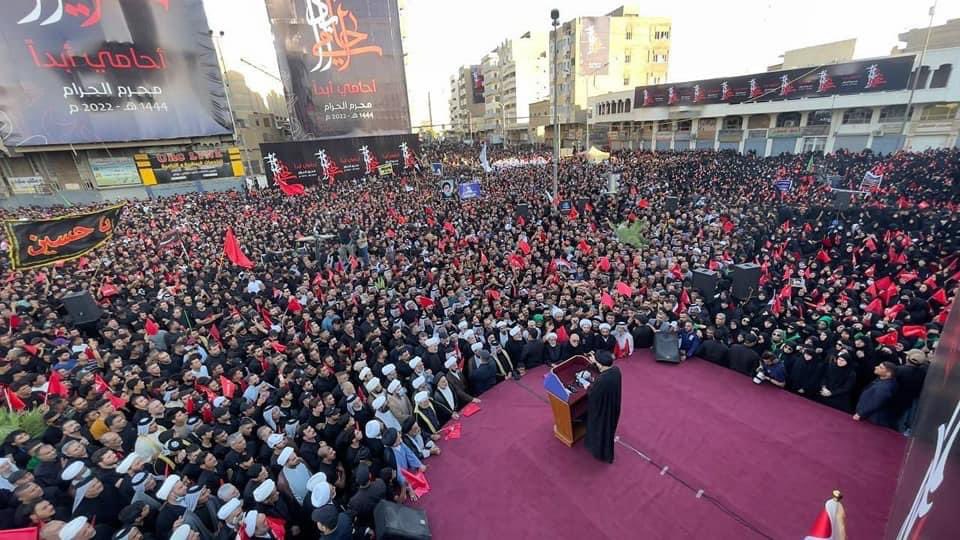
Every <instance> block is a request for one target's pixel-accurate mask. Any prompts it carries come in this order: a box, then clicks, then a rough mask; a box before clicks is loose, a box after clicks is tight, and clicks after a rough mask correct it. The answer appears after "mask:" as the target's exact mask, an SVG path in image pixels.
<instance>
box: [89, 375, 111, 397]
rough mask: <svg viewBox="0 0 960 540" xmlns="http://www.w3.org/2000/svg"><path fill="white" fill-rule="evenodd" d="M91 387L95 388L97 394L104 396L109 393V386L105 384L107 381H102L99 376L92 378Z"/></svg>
mask: <svg viewBox="0 0 960 540" xmlns="http://www.w3.org/2000/svg"><path fill="white" fill-rule="evenodd" d="M93 385H94V387H96V389H97V392H99V393H101V394H104V393H106V392H109V391H110V385H109V384H107V381H105V380H103V377H101V376H100V375H94V376H93Z"/></svg>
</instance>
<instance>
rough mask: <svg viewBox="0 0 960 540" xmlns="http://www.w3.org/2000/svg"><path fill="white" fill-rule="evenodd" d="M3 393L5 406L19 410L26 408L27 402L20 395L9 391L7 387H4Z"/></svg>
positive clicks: (12, 409)
mask: <svg viewBox="0 0 960 540" xmlns="http://www.w3.org/2000/svg"><path fill="white" fill-rule="evenodd" d="M3 395H4V396H6V398H7V407H9V408H10V410H11V411H17V412H19V411H22V410H24V409H26V408H27V404H26V403H24V402H23V400H22V399H20V396H18V395H17V394H15V393H13V392H11V391H10V389H9V388H6V387H4V389H3Z"/></svg>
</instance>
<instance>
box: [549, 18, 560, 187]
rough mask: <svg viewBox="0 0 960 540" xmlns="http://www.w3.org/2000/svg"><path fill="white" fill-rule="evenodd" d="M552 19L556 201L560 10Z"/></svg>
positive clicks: (558, 148)
mask: <svg viewBox="0 0 960 540" xmlns="http://www.w3.org/2000/svg"><path fill="white" fill-rule="evenodd" d="M550 18H551V19H553V22H552V24H553V198H554V199H556V198H557V196H558V195H559V194H560V191H558V190H559V182H558V180H557V177H558V174H559V171H558V168H559V166H560V115H559V112H558V110H557V106H558V101H559V100H560V86H559V81H560V76H559V73H558V71H559V69H558V68H559V66H557V57H558V56H559V55H558V54H557V53H558V51H557V36H558V35H559V34H560V10H559V9H557V8H553V9H551V10H550Z"/></svg>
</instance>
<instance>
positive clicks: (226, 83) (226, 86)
mask: <svg viewBox="0 0 960 540" xmlns="http://www.w3.org/2000/svg"><path fill="white" fill-rule="evenodd" d="M209 33H210V37H211V38H213V47H214V49H215V50H216V52H217V62H218V63H219V64H220V73H222V74H223V93H224V95H225V96H226V97H227V110H229V111H230V121H231V122H233V132H234V133H235V134H236V140H237V142H238V143H240V148H241V151H242V152H243V158H244V161H246V162H247V171H246V172H247V175H250V176H253V174H254V173H253V171H254V169H253V167H252V166H251V165H252V162H251V161H250V153H249V151H248V150H247V143H245V142H244V141H243V132H242V131H240V127H239V126H237V115H236V114H235V113H234V111H233V103H232V102H231V101H230V79H229V77H227V63H226V61H225V60H224V59H223V43H221V42H220V39H221V38H223V30H221V31H220V32H214V31H213V30H210V31H209Z"/></svg>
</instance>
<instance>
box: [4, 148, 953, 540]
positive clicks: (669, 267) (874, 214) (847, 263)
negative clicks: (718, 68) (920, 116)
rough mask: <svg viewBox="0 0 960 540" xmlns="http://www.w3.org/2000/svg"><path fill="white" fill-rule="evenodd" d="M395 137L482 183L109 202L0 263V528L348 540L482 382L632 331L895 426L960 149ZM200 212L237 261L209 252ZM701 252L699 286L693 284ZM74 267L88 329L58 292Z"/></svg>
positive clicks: (917, 368)
mask: <svg viewBox="0 0 960 540" xmlns="http://www.w3.org/2000/svg"><path fill="white" fill-rule="evenodd" d="M423 152H424V155H423V159H422V161H423V163H424V164H427V163H431V162H438V161H439V162H442V163H444V164H445V165H446V171H445V174H449V175H460V174H463V175H469V176H471V177H474V176H478V177H480V178H481V184H482V191H483V194H482V197H480V198H479V199H472V200H467V201H460V200H459V199H458V198H456V197H455V196H454V197H452V198H445V197H444V196H443V195H442V194H441V193H440V192H439V190H438V186H437V184H438V182H437V178H436V177H434V176H432V175H430V174H426V175H420V174H410V175H409V176H405V177H403V178H399V179H398V178H390V179H375V178H370V179H360V180H356V181H348V180H341V181H338V182H336V183H334V184H332V185H322V186H317V187H313V188H311V189H308V190H307V192H306V194H304V195H301V196H284V195H283V194H281V193H280V192H279V191H278V190H276V188H271V189H267V190H264V191H259V192H256V191H254V192H226V193H194V194H190V195H180V196H176V197H171V198H164V199H154V200H147V201H130V202H129V204H128V205H127V207H126V208H125V210H124V213H123V217H122V220H121V222H120V224H119V228H118V230H117V233H116V235H115V236H114V238H113V239H112V240H111V241H109V242H108V243H107V244H105V245H103V246H102V247H100V248H99V249H97V250H96V251H94V252H91V253H89V254H87V255H85V256H83V257H80V258H78V259H75V260H73V261H70V262H66V263H64V264H58V265H53V266H50V267H46V268H43V269H38V270H29V271H15V270H10V269H9V266H7V267H6V269H5V275H6V276H7V277H6V279H5V281H4V283H3V286H2V292H0V303H2V306H0V310H2V321H0V325H2V327H0V334H2V335H0V353H2V357H3V359H2V363H0V383H2V384H4V385H6V388H7V389H6V390H5V394H4V395H5V396H6V399H7V401H8V402H16V403H18V404H19V405H18V408H20V407H21V406H22V407H23V408H25V409H34V408H39V409H40V410H41V411H42V414H43V421H44V422H45V424H46V430H45V431H43V432H42V433H41V434H36V435H31V434H29V433H26V432H24V431H21V430H15V431H13V432H11V433H10V434H9V435H8V436H7V437H6V438H5V439H4V440H3V441H2V448H0V455H2V456H3V457H0V528H17V527H30V526H35V527H38V528H39V530H40V537H41V538H43V539H60V540H74V539H89V538H98V539H100V538H102V539H106V538H114V539H116V540H127V539H130V540H137V539H140V538H157V539H167V538H171V539H174V540H184V539H196V538H201V539H203V540H209V539H214V538H221V539H228V538H234V537H240V538H285V537H286V538H296V537H302V538H311V537H316V536H317V534H318V532H317V531H319V534H320V535H321V536H322V537H323V538H338V539H339V538H343V539H346V538H368V537H369V536H370V532H371V529H372V526H373V509H374V507H375V506H376V505H377V504H378V503H379V501H381V500H388V501H396V502H405V501H410V500H413V499H415V498H416V493H415V490H414V489H413V487H412V486H411V480H410V479H409V478H408V475H409V474H410V473H413V474H415V473H418V472H422V471H425V470H426V469H427V467H428V466H429V463H430V461H431V460H432V459H442V458H436V456H438V455H440V454H441V452H442V447H443V442H442V440H440V439H441V434H442V432H443V429H444V425H446V424H447V423H448V422H450V421H451V420H455V419H457V418H458V417H459V414H460V411H461V410H462V409H463V408H464V407H465V406H467V405H470V404H474V405H476V404H479V403H480V401H481V400H482V399H483V395H484V393H485V392H486V391H487V390H489V389H490V388H491V387H493V386H494V385H496V384H499V383H501V382H502V381H505V380H507V379H516V378H519V377H523V376H524V375H525V374H526V373H527V372H529V371H530V370H531V369H534V368H536V367H537V366H541V365H544V364H547V365H550V364H557V363H559V362H562V361H564V360H565V359H567V358H570V357H571V356H574V355H577V354H584V353H588V352H592V351H608V352H609V353H611V354H612V355H613V356H614V357H616V358H617V359H625V358H628V357H630V356H631V355H632V353H633V352H634V351H635V350H637V349H643V348H649V347H651V345H652V343H653V341H654V336H655V333H656V332H677V336H678V337H677V339H678V343H679V345H680V349H681V351H682V354H683V356H684V357H685V358H693V357H698V358H694V359H692V360H690V361H703V360H706V361H709V362H714V363H716V364H719V365H722V366H725V367H728V368H730V369H733V370H736V371H739V372H741V373H743V374H744V375H746V376H747V377H745V378H744V384H747V385H749V384H750V378H751V377H752V378H753V381H754V382H756V383H757V384H768V383H769V384H771V385H773V386H777V387H780V388H783V389H785V390H786V391H789V392H792V393H795V394H798V395H800V396H803V397H805V398H807V399H810V400H815V401H819V402H821V403H823V404H824V405H825V406H827V407H832V408H834V409H839V410H842V411H845V412H846V413H848V414H850V415H851V417H852V418H853V419H854V420H865V421H870V422H874V423H877V424H881V425H885V426H889V427H893V428H897V429H900V430H903V431H905V432H906V431H908V430H909V426H910V416H911V411H912V409H913V406H914V403H915V401H916V398H917V396H918V395H919V392H920V389H921V386H922V383H923V378H924V374H925V371H926V366H927V363H928V360H929V358H930V355H931V353H932V352H933V351H934V349H935V347H936V343H937V339H938V335H939V332H940V329H941V328H942V326H943V323H944V321H945V318H946V314H947V313H948V310H949V307H950V305H951V303H952V301H953V290H954V289H955V288H956V286H957V281H958V279H960V261H958V242H960V220H958V217H957V212H956V210H957V203H958V201H960V197H958V190H960V151H958V150H956V149H952V150H929V151H926V152H922V153H898V154H894V155H890V156H875V155H872V154H870V153H862V154H849V153H835V154H829V155H826V156H821V155H816V156H811V155H800V156H795V155H785V156H780V157H771V158H759V157H756V156H753V155H746V156H744V155H738V154H734V153H729V152H720V153H718V152H700V151H698V152H683V153H670V152H658V153H649V152H633V151H621V152H615V153H614V154H613V155H612V156H611V158H610V160H609V161H607V162H603V163H589V162H588V161H586V160H585V159H583V158H580V157H573V158H569V159H565V160H563V161H562V163H561V166H560V184H559V185H560V193H558V194H552V193H551V192H550V189H551V186H552V176H551V167H550V166H541V165H534V166H515V167H502V168H497V169H495V170H494V171H492V172H490V173H483V172H482V171H481V170H480V169H479V163H478V162H477V154H478V149H477V148H465V147H458V146H425V147H424V149H423ZM537 156H541V157H549V154H538V153H537V152H514V151H511V150H509V149H507V150H499V151H494V150H492V149H491V151H490V156H489V158H490V161H496V160H500V159H505V158H510V157H516V158H518V159H520V158H527V159H529V158H534V157H537ZM878 165H879V168H878ZM424 169H429V167H427V166H425V167H424ZM868 170H875V171H882V172H883V173H884V178H883V181H882V183H881V185H880V186H879V188H878V189H876V190H875V191H873V192H872V193H871V194H870V195H869V196H862V195H858V196H857V198H856V199H855V201H854V204H853V205H852V206H851V207H850V208H848V209H836V208H834V206H833V190H832V189H831V187H830V186H829V185H827V184H826V183H824V182H822V181H821V180H822V178H823V177H826V176H828V175H835V176H836V177H838V178H839V181H838V182H839V183H837V186H838V187H841V188H848V189H856V188H857V187H858V186H859V184H860V180H861V179H862V178H863V175H864V173H865V172H866V171H868ZM610 173H616V174H619V182H618V191H617V192H616V193H607V192H606V190H607V188H608V187H609V182H608V176H609V174H610ZM785 176H789V177H791V178H792V179H793V185H792V187H791V189H790V190H789V191H788V192H781V191H780V190H778V188H777V187H776V186H777V184H776V183H775V180H776V179H778V178H783V177H785ZM566 201H570V203H571V207H570V209H569V210H563V211H561V210H560V209H559V208H560V207H561V206H563V207H566V206H565V205H564V203H565V202H566ZM74 210H76V209H68V210H65V209H62V208H61V209H41V208H24V209H20V210H18V211H17V212H14V213H8V214H6V215H5V216H4V217H10V216H14V215H15V216H17V217H44V216H50V215H58V214H62V213H66V212H68V211H74ZM228 227H230V228H232V230H233V231H234V232H235V234H236V237H237V238H238V240H239V244H240V246H241V247H242V249H243V251H244V252H245V253H246V255H247V256H248V257H249V259H250V260H252V261H253V263H254V264H253V266H252V267H251V268H244V267H240V266H237V265H235V264H232V262H231V261H230V260H228V259H226V258H225V257H224V254H223V250H224V234H225V231H226V229H227V228H228ZM628 231H633V232H634V233H636V236H637V238H636V239H635V240H632V241H629V242H628V241H625V240H624V239H625V238H627V236H626V235H625V233H626V232H628ZM747 262H750V263H755V264H757V265H759V266H760V270H761V275H760V279H759V282H758V283H757V284H756V287H755V289H751V291H750V293H749V294H748V295H746V296H745V297H742V298H738V297H736V296H734V295H733V293H732V291H731V279H730V271H731V269H732V268H733V266H734V265H736V264H740V263H747ZM4 264H7V265H8V263H4ZM700 268H706V269H710V270H712V271H716V272H718V274H719V276H720V279H719V283H718V285H717V287H716V290H715V291H705V290H698V289H697V288H695V287H694V286H693V280H692V277H693V271H694V270H695V269H700ZM84 290H85V291H90V292H91V293H92V295H93V296H94V297H95V298H96V300H97V302H98V303H99V304H100V306H101V307H102V309H103V311H104V314H103V316H102V317H101V319H100V320H99V321H98V322H97V323H95V324H93V325H76V324H74V323H73V322H72V321H71V320H70V319H69V317H68V316H67V315H66V313H65V311H64V310H63V309H62V306H61V305H60V300H61V298H62V297H63V296H64V294H66V293H68V292H70V291H84ZM642 358H646V357H642ZM701 359H702V360H701ZM628 361H646V360H645V359H644V360H628ZM731 391H736V389H731ZM771 391H773V390H772V389H771ZM824 414H831V413H830V412H829V410H827V409H826V408H825V409H824ZM851 429H858V427H857V426H856V425H855V424H853V423H852V422H851Z"/></svg>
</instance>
